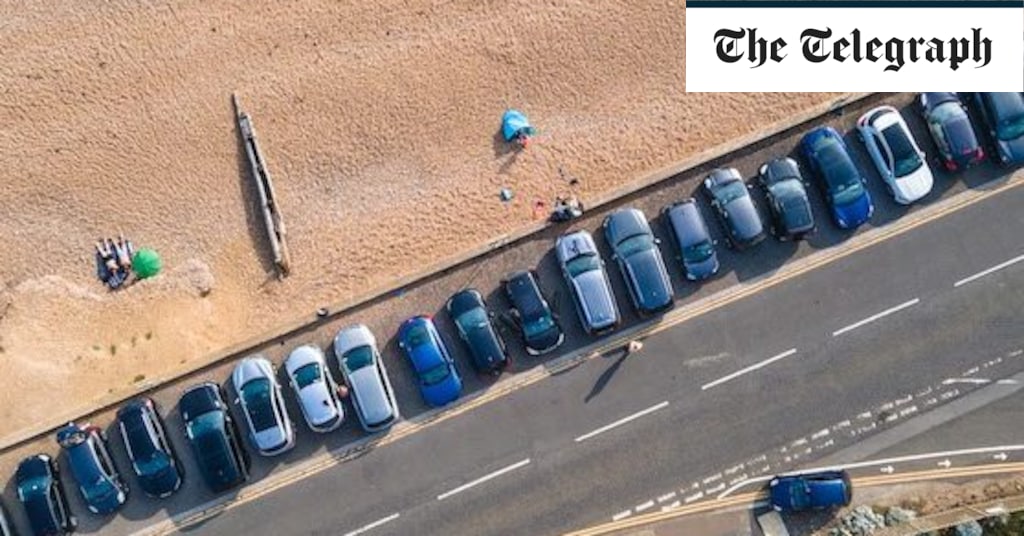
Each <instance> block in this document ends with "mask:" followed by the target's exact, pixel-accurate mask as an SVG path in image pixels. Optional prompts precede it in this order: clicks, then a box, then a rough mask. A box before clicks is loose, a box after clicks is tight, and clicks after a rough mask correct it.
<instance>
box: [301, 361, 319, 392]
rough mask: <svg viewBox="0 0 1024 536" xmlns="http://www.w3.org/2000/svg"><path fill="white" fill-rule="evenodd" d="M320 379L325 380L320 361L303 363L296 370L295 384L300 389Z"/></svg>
mask: <svg viewBox="0 0 1024 536" xmlns="http://www.w3.org/2000/svg"><path fill="white" fill-rule="evenodd" d="M320 381H323V376H322V375H321V374H320V364H319V363H309V364H306V365H302V366H301V367H299V369H298V370H296V371H295V385H296V386H298V388H299V389H305V388H306V387H308V386H310V385H313V384H314V383H317V382H320Z"/></svg>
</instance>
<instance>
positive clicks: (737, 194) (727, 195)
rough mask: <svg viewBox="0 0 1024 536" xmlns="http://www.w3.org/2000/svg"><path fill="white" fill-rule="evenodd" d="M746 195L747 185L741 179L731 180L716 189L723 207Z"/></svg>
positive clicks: (717, 196) (716, 195) (716, 194)
mask: <svg viewBox="0 0 1024 536" xmlns="http://www.w3.org/2000/svg"><path fill="white" fill-rule="evenodd" d="M745 195H747V187H746V186H744V185H743V183H742V182H740V181H735V182H730V183H729V184H726V185H725V186H722V187H721V188H720V189H718V190H717V191H715V197H716V198H717V199H718V202H719V203H721V204H722V206H723V207H724V206H725V205H728V204H729V203H732V202H733V201H735V200H737V199H739V198H741V197H743V196H745Z"/></svg>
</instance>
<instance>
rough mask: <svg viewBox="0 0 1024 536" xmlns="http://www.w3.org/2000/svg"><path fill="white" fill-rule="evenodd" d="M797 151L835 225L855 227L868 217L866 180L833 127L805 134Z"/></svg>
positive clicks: (871, 206)
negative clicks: (826, 204) (818, 189)
mask: <svg viewBox="0 0 1024 536" xmlns="http://www.w3.org/2000/svg"><path fill="white" fill-rule="evenodd" d="M800 151H801V153H803V156H804V158H805V159H806V160H807V164H808V166H809V167H810V170H811V172H812V174H813V175H814V176H815V177H817V179H818V181H819V182H820V186H821V189H822V191H823V192H824V194H825V200H826V201H827V202H828V205H829V208H831V210H832V219H834V220H835V222H836V225H838V226H839V227H840V228H842V229H856V228H857V227H859V226H861V225H863V224H864V223H865V222H867V221H868V220H869V219H871V215H872V214H873V213H874V212H875V205H874V204H873V203H872V202H871V195H870V194H869V193H868V189H867V187H866V186H867V181H865V180H864V176H863V175H861V172H860V170H859V169H857V166H856V164H854V163H853V157H851V156H850V150H849V148H847V146H846V142H844V141H843V137H842V136H840V135H839V133H838V132H836V130H835V129H834V128H832V127H818V128H816V129H814V130H812V131H810V132H808V133H807V134H805V135H804V137H803V139H801V140H800Z"/></svg>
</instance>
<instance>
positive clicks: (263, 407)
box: [242, 378, 277, 432]
mask: <svg viewBox="0 0 1024 536" xmlns="http://www.w3.org/2000/svg"><path fill="white" fill-rule="evenodd" d="M270 390H271V386H270V380H268V379H266V378H257V379H255V380H250V381H248V382H246V383H245V385H243V386H242V399H243V400H244V401H245V409H246V412H247V413H248V414H249V418H250V419H252V426H253V428H254V429H255V430H254V431H256V432H260V431H263V430H266V429H268V428H273V427H274V426H277V419H275V418H274V408H273V406H271V403H270Z"/></svg>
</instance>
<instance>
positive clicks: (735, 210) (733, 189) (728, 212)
mask: <svg viewBox="0 0 1024 536" xmlns="http://www.w3.org/2000/svg"><path fill="white" fill-rule="evenodd" d="M704 190H705V191H706V192H707V194H708V197H709V198H710V200H711V206H712V207H714V209H715V212H716V213H718V217H719V219H721V220H722V226H723V227H725V234H726V235H727V236H728V238H729V244H731V245H732V246H733V247H735V248H737V249H745V248H749V247H751V246H754V245H757V244H760V243H761V242H762V241H763V240H764V239H765V237H766V236H767V233H765V231H764V224H763V223H761V216H759V215H758V214H757V208H756V207H755V206H754V200H753V199H752V198H751V197H750V192H748V191H747V185H746V184H745V183H744V182H743V177H742V176H741V175H740V172H739V171H737V170H736V168H719V169H716V170H714V171H712V172H711V174H710V175H708V176H707V178H705V179H704Z"/></svg>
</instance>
